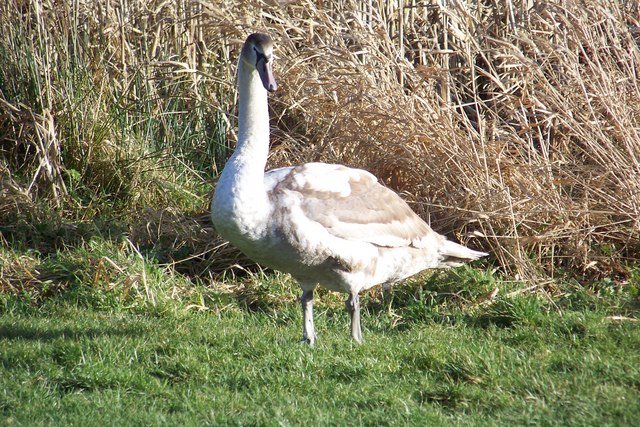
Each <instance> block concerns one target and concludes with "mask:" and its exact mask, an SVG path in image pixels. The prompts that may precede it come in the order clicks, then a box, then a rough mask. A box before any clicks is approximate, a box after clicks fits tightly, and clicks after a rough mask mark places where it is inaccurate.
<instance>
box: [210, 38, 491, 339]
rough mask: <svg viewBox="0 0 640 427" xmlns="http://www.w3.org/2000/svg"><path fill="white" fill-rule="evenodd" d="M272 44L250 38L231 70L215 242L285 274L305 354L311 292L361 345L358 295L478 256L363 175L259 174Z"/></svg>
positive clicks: (329, 171)
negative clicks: (330, 299)
mask: <svg viewBox="0 0 640 427" xmlns="http://www.w3.org/2000/svg"><path fill="white" fill-rule="evenodd" d="M273 47H274V44H273V41H272V39H271V38H270V37H269V36H268V35H267V34H262V33H254V34H251V35H250V36H249V37H248V38H247V39H246V41H245V43H244V45H243V46H242V50H241V53H240V58H239V61H238V80H237V81H238V93H239V106H238V108H239V111H238V143H237V146H236V149H235V150H234V152H233V154H232V156H231V157H230V158H229V160H228V161H227V163H226V164H225V166H224V169H223V171H222V174H221V176H220V178H219V181H218V184H217V186H216V189H215V192H214V196H213V200H212V203H211V215H212V219H213V224H214V226H215V228H216V230H217V231H218V233H219V234H220V235H221V236H222V237H224V238H225V239H227V240H228V241H229V242H230V243H231V244H233V245H234V246H236V247H237V248H238V249H240V250H241V251H242V252H243V253H244V254H245V255H247V256H248V257H249V258H251V259H252V260H254V261H256V262H257V263H259V264H261V265H264V266H267V267H270V268H273V269H276V270H281V271H284V272H287V273H289V274H291V276H292V277H293V278H294V279H296V280H297V282H298V283H299V284H300V287H301V288H302V296H301V298H300V301H301V303H302V313H303V327H302V332H303V336H302V339H303V341H304V342H306V343H308V344H310V345H313V344H314V343H315V341H316V334H315V330H314V326H313V292H314V289H315V288H316V286H318V285H320V286H323V287H325V288H328V289H330V290H332V291H337V292H344V293H347V294H348V298H347V300H346V303H345V305H346V309H347V311H348V312H349V314H350V316H351V337H352V338H353V340H355V341H356V342H358V343H360V342H362V331H361V327H360V298H359V293H360V292H361V291H363V290H366V289H369V288H371V287H373V286H375V285H379V284H384V283H392V282H397V281H399V280H402V279H405V278H407V277H409V276H412V275H414V274H416V273H418V272H420V271H422V270H425V269H430V268H447V267H454V266H459V265H461V264H462V263H464V262H465V261H470V260H475V259H477V258H480V257H483V256H485V255H488V254H487V253H484V252H478V251H474V250H471V249H468V248H466V247H464V246H462V245H459V244H457V243H454V242H452V241H449V240H447V239H446V238H445V237H444V236H442V235H440V234H438V233H436V232H434V231H433V230H432V229H431V228H430V227H429V226H428V225H427V224H426V223H425V222H424V221H423V220H422V219H421V218H420V217H419V216H418V215H417V214H416V213H414V212H413V211H412V210H411V208H410V207H409V205H407V203H406V202H405V201H404V200H402V199H401V198H400V196H398V195H397V194H396V193H394V192H393V191H392V190H390V189H388V188H386V187H384V186H382V185H381V184H379V183H378V180H377V179H376V177H375V176H374V175H372V174H371V173H369V172H367V171H365V170H361V169H353V168H349V167H346V166H342V165H338V164H326V163H305V164H301V165H297V166H290V167H283V168H278V169H273V170H269V171H267V172H265V166H266V163H267V155H268V151H269V111H268V101H267V92H273V91H275V90H276V89H277V87H278V85H277V83H276V80H275V78H274V75H273V70H272V64H273V61H274V55H273Z"/></svg>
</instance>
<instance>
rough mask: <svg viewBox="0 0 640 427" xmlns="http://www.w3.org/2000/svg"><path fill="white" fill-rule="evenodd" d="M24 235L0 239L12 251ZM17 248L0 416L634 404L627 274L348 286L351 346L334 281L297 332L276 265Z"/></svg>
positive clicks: (107, 243)
mask: <svg viewBox="0 0 640 427" xmlns="http://www.w3.org/2000/svg"><path fill="white" fill-rule="evenodd" d="M27 252H28V251H20V252H19V253H18V252H10V251H7V250H3V252H2V255H3V257H4V260H5V261H6V260H7V258H10V257H16V256H21V257H22V262H25V263H27V262H29V261H28V260H27V255H26V254H27ZM30 256H31V261H30V262H33V263H35V264H36V265H37V268H35V270H37V271H39V272H40V273H41V277H40V282H41V286H43V287H44V286H45V285H47V284H48V286H49V290H48V292H49V293H48V294H46V295H45V292H44V291H41V292H40V293H38V292H36V291H35V290H34V289H37V287H35V286H33V287H32V288H31V291H30V292H27V291H25V292H17V293H13V292H5V293H2V294H0V424H3V425H203V424H213V425H336V424H339V425H344V424H350V425H425V424H432V425H507V424H512V425H594V426H595V425H598V426H599V425H631V424H632V423H633V422H634V420H636V419H638V417H639V416H640V352H638V350H637V349H638V348H640V325H639V324H638V322H637V321H633V320H632V319H631V320H630V316H633V315H634V313H637V309H638V303H639V301H638V290H639V289H640V283H638V282H637V281H632V282H628V283H625V284H614V283H608V282H607V283H600V284H594V286H593V287H592V289H588V288H585V287H583V286H577V285H570V284H568V283H566V284H565V285H563V287H562V288H557V289H556V290H555V294H554V295H552V294H551V293H550V292H549V291H544V292H527V293H522V292H520V289H521V288H522V284H520V283H511V282H504V281H499V280H497V279H496V276H495V274H492V273H490V272H482V270H481V269H472V268H461V269H457V270H452V271H449V272H443V273H439V274H426V275H423V276H420V277H418V278H416V279H414V280H412V281H410V282H408V283H406V284H404V285H403V286H399V287H397V288H395V289H393V290H390V291H382V290H378V291H375V292H372V293H370V294H369V295H368V296H366V297H365V298H364V300H363V310H364V313H363V328H364V337H365V344H364V345H361V346H358V345H355V344H354V343H353V342H352V341H351V340H350V339H349V333H348V316H347V315H346V313H344V310H343V304H342V298H343V296H342V295H336V294H333V293H330V292H326V291H325V292H320V293H319V297H318V301H317V302H316V316H315V317H316V327H317V330H318V335H319V341H318V344H317V346H316V347H315V348H309V347H307V346H306V345H302V344H301V343H300V342H299V340H300V335H301V313H300V308H299V305H298V302H297V301H296V297H297V294H298V292H299V291H298V289H297V286H296V284H295V283H294V282H293V281H292V280H291V279H290V278H289V277H288V276H286V275H282V274H275V273H268V272H263V273H261V272H258V273H247V272H245V273H242V274H243V276H239V277H236V278H235V279H234V278H233V277H232V276H228V277H227V278H226V279H225V280H224V281H221V282H216V283H214V284H206V285H205V284H198V283H197V281H195V282H194V281H192V280H191V279H189V278H188V277H186V276H182V275H181V274H179V273H176V272H175V271H174V270H172V269H171V268H169V267H167V266H164V265H161V264H158V263H157V261H155V260H154V259H153V258H149V257H145V256H141V255H139V254H138V253H137V252H136V251H135V250H133V249H132V248H131V247H129V246H127V245H123V244H122V242H113V241H112V240H109V239H102V238H98V237H94V238H93V239H92V240H91V242H90V243H88V244H87V245H86V247H85V248H78V247H76V248H69V249H65V250H61V251H58V252H56V253H53V254H49V255H46V256H45V255H41V254H40V255H38V254H35V253H31V255H30ZM101 260H102V264H101V263H100V261H101ZM7 265H8V264H7ZM116 266H117V267H118V268H116ZM3 277H4V278H5V279H6V278H9V277H10V275H9V274H5V275H3ZM13 283H16V282H13ZM56 284H57V287H56V286H55V285H56ZM495 287H498V288H500V292H499V293H498V295H497V296H496V297H494V298H488V299H482V297H483V296H486V294H487V293H488V292H489V291H491V290H492V289H493V288H495ZM613 316H622V317H621V318H616V317H613ZM616 319H618V320H616Z"/></svg>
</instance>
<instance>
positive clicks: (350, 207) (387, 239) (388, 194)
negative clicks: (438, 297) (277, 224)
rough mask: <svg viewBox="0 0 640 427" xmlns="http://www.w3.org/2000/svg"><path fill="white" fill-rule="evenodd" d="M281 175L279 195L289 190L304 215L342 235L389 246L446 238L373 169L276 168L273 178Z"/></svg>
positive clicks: (314, 165)
mask: <svg viewBox="0 0 640 427" xmlns="http://www.w3.org/2000/svg"><path fill="white" fill-rule="evenodd" d="M284 169H286V170H284ZM276 177H277V179H278V182H277V184H275V185H274V186H273V191H274V192H275V193H279V192H280V193H284V192H286V193H287V196H288V197H287V198H288V200H292V199H291V197H292V194H293V195H294V199H293V200H296V201H297V204H299V206H300V208H301V210H302V212H303V214H304V215H305V216H306V217H307V218H308V219H309V220H311V221H314V222H316V223H318V224H320V225H322V227H324V228H325V229H326V230H327V231H328V232H329V233H330V234H332V235H334V236H336V237H339V238H342V239H346V240H351V241H361V242H369V243H372V244H374V245H377V246H383V247H404V246H414V247H424V246H426V245H433V244H434V243H435V244H436V245H437V244H439V243H440V242H441V241H443V240H444V238H443V237H442V236H440V235H439V234H437V233H435V232H434V231H433V230H431V228H430V227H429V226H428V225H427V224H426V223H425V222H424V221H423V220H422V219H421V218H420V217H419V216H418V215H416V213H415V212H413V211H412V210H411V208H410V207H409V205H407V203H406V202H405V201H404V200H402V199H401V198H400V196H398V195H397V194H396V193H395V192H393V191H392V190H390V189H388V188H386V187H384V186H382V185H381V184H380V183H378V180H377V179H376V177H375V176H374V175H372V174H371V173H369V172H367V171H364V170H361V169H353V168H348V167H345V166H342V165H333V164H326V163H306V164H303V165H300V166H296V167H294V168H283V169H279V170H275V171H274V172H273V175H272V177H271V178H270V180H271V179H272V178H276ZM265 178H266V177H265ZM270 182H271V181H270ZM434 240H435V241H434Z"/></svg>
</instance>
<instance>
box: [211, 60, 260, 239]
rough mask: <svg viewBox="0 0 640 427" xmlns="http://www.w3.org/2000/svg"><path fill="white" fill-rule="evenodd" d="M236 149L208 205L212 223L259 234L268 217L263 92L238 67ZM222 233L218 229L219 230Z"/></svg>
mask: <svg viewBox="0 0 640 427" xmlns="http://www.w3.org/2000/svg"><path fill="white" fill-rule="evenodd" d="M238 92H239V97H240V102H239V114H238V145H237V147H236V149H235V151H234V153H233V155H232V156H231V158H230V159H229V161H228V162H227V164H226V165H225V167H224V170H223V171H222V175H221V176H220V180H219V181H218V185H217V187H216V191H215V195H214V198H213V202H212V211H213V218H214V223H216V224H217V225H219V224H224V223H234V224H235V225H234V226H233V228H234V229H237V230H238V231H239V232H240V233H249V234H251V233H258V234H259V233H260V224H261V223H262V222H263V221H266V218H267V217H268V215H269V202H268V197H267V193H266V190H265V188H264V168H265V165H266V163H267V155H268V154H269V110H268V103H267V91H266V90H265V89H264V87H263V86H262V82H261V81H260V76H259V75H258V73H257V72H256V71H255V69H253V68H252V67H248V66H246V67H245V65H244V62H243V60H242V59H240V61H239V64H238ZM221 229H222V227H221Z"/></svg>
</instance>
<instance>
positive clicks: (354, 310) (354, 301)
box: [345, 293, 362, 343]
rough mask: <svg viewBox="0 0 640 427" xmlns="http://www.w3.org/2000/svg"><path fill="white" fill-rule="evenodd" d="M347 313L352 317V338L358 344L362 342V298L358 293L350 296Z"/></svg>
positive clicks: (347, 302)
mask: <svg viewBox="0 0 640 427" xmlns="http://www.w3.org/2000/svg"><path fill="white" fill-rule="evenodd" d="M345 306H346V307H347V311H348V312H349V314H350V315H351V338H353V340H354V341H355V342H357V343H361V342H362V330H361V329H360V296H359V295H358V294H357V293H353V294H349V298H347V301H346V302H345Z"/></svg>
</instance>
